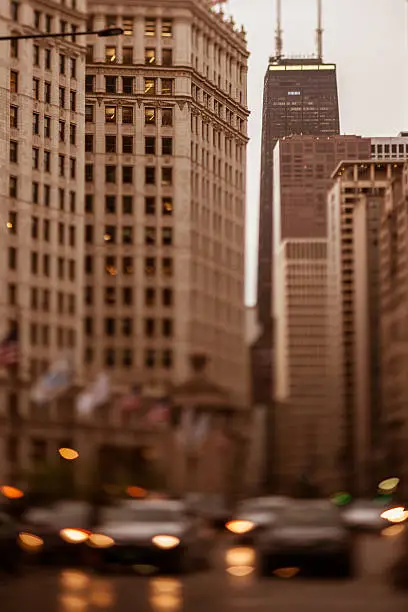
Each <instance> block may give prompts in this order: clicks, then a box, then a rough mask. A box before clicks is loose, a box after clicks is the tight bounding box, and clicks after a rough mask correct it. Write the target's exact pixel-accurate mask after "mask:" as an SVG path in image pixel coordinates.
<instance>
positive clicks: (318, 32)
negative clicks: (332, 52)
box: [316, 0, 323, 61]
mask: <svg viewBox="0 0 408 612" xmlns="http://www.w3.org/2000/svg"><path fill="white" fill-rule="evenodd" d="M316 42H317V58H318V59H319V60H320V61H322V60H323V27H322V0H317V29H316Z"/></svg>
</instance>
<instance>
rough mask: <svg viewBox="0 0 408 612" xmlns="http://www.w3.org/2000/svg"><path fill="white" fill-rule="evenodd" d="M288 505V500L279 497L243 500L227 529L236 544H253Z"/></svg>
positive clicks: (271, 496)
mask: <svg viewBox="0 0 408 612" xmlns="http://www.w3.org/2000/svg"><path fill="white" fill-rule="evenodd" d="M288 503H290V499H289V498H287V497H283V496H280V495H270V496H267V497H253V498H251V499H245V500H243V501H241V502H240V503H239V504H238V506H237V508H236V510H235V512H234V514H233V516H232V520H231V521H230V522H229V524H227V527H228V529H229V530H230V531H231V532H232V533H233V534H235V540H236V542H237V543H238V544H243V545H244V544H253V543H254V541H255V539H256V538H257V537H258V536H259V535H260V534H261V533H262V532H263V531H264V530H265V529H267V528H268V527H270V526H271V525H273V524H274V523H275V521H276V520H277V517H278V516H279V514H280V513H281V512H282V511H284V509H285V508H286V506H287V505H288Z"/></svg>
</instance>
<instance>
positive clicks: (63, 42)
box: [0, 0, 85, 474]
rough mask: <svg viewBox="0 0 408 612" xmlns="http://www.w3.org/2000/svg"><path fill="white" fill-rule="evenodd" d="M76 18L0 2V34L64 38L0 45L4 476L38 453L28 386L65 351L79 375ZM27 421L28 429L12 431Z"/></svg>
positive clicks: (77, 10)
mask: <svg viewBox="0 0 408 612" xmlns="http://www.w3.org/2000/svg"><path fill="white" fill-rule="evenodd" d="M84 11H85V1H84V0H78V1H77V2H73V1H70V2H66V3H64V4H62V3H55V2H39V1H36V0H21V1H19V2H14V1H11V2H2V3H1V5H0V31H1V34H2V35H3V36H10V35H17V34H22V35H24V34H25V35H30V34H34V33H37V34H40V33H42V34H47V33H50V34H52V33H55V32H72V36H70V37H66V38H64V39H60V38H53V39H51V38H50V39H47V38H44V39H37V40H15V39H14V40H12V41H11V42H5V41H3V42H0V45H1V53H2V62H1V67H0V96H1V108H2V109H3V115H2V116H3V119H2V120H1V122H0V141H1V147H0V151H1V153H0V156H1V157H0V189H1V198H2V213H1V241H0V261H1V278H0V294H1V296H2V297H1V300H0V320H1V322H0V337H1V338H4V337H5V336H6V335H7V333H8V330H9V329H10V326H17V327H18V332H19V353H20V367H19V371H18V373H15V374H14V375H13V376H12V377H10V376H8V375H7V374H6V373H5V372H4V371H3V372H2V380H1V386H0V405H1V411H2V412H3V414H4V416H5V417H6V425H5V428H4V429H3V430H2V436H1V437H0V453H1V454H0V466H1V471H2V472H4V473H6V474H13V473H15V472H16V471H17V469H18V468H19V467H20V468H21V467H22V468H24V469H26V468H27V466H28V462H29V461H30V458H32V457H35V458H36V459H38V460H40V461H41V460H42V461H43V460H45V458H46V456H47V452H48V450H47V443H46V442H45V441H44V439H43V437H42V436H41V435H40V434H39V433H38V427H39V423H44V422H45V420H46V419H47V418H49V417H50V412H49V407H47V406H45V407H41V409H40V410H39V411H38V412H36V411H35V407H34V406H32V405H31V404H30V400H29V397H30V394H29V387H30V384H31V383H32V382H33V381H34V380H35V379H36V378H37V377H38V376H39V375H40V374H41V373H42V372H43V371H44V370H45V369H46V368H47V366H48V364H49V363H50V362H51V361H52V360H54V359H55V357H56V355H58V354H59V353H62V352H64V351H67V350H68V351H70V352H71V353H72V355H73V359H74V365H75V367H76V371H77V372H78V373H80V372H81V371H82V312H83V309H82V287H83V281H82V279H83V193H84V180H83V166H84V152H83V150H84V136H83V134H84V115H83V108H84V86H85V46H83V42H84V39H83V38H82V39H80V38H79V37H78V38H76V36H75V32H76V31H80V30H84V27H85V16H84ZM56 410H57V411H58V410H59V411H63V410H64V406H63V402H61V404H60V405H59V406H58V409H57V408H56ZM55 414H56V413H55ZM28 418H31V419H32V420H33V422H36V423H37V429H35V428H34V431H33V430H29V429H28V428H27V427H26V428H21V422H22V420H24V419H28ZM3 434H4V436H3ZM66 435H67V434H66V429H65V430H62V431H61V430H59V429H58V428H55V430H54V431H53V436H55V438H58V436H61V438H63V437H66ZM61 438H60V439H61ZM53 443H54V444H56V441H55V439H54V442H53ZM3 453H4V454H3Z"/></svg>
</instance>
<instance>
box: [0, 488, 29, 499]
mask: <svg viewBox="0 0 408 612" xmlns="http://www.w3.org/2000/svg"><path fill="white" fill-rule="evenodd" d="M0 491H1V493H3V495H4V497H7V499H21V498H22V497H24V493H23V492H22V491H21V490H20V489H17V488H16V487H9V486H8V485H5V486H3V487H0Z"/></svg>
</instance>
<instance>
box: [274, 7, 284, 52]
mask: <svg viewBox="0 0 408 612" xmlns="http://www.w3.org/2000/svg"><path fill="white" fill-rule="evenodd" d="M275 48H276V57H277V58H281V57H282V53H283V42H282V5H281V0H276V35H275Z"/></svg>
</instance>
